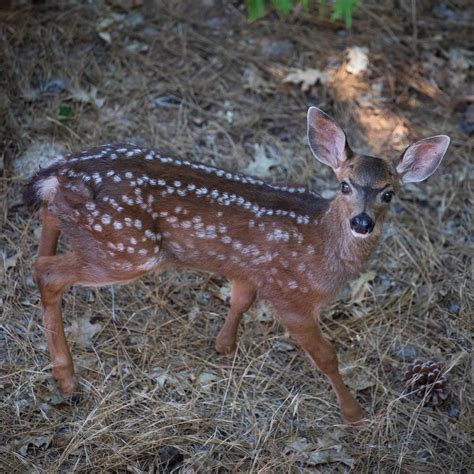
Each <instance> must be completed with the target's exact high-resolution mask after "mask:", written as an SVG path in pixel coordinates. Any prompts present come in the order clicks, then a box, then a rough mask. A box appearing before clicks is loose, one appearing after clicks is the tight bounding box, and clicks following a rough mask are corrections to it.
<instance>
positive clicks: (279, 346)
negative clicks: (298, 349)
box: [273, 341, 295, 352]
mask: <svg viewBox="0 0 474 474" xmlns="http://www.w3.org/2000/svg"><path fill="white" fill-rule="evenodd" d="M273 347H274V349H275V350H277V351H280V352H291V351H294V350H295V346H294V345H293V344H290V343H289V342H284V341H277V342H275V344H274V345H273Z"/></svg>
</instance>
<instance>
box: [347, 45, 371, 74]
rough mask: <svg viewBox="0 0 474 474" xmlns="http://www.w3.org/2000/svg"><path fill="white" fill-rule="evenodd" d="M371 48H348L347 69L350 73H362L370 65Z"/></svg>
mask: <svg viewBox="0 0 474 474" xmlns="http://www.w3.org/2000/svg"><path fill="white" fill-rule="evenodd" d="M368 53H369V50H368V48H366V47H360V46H354V47H352V48H349V49H348V50H347V59H348V60H349V62H348V63H347V66H346V70H347V72H348V73H349V74H354V75H357V74H360V73H362V72H364V71H365V70H366V69H367V67H368V65H369V56H368Z"/></svg>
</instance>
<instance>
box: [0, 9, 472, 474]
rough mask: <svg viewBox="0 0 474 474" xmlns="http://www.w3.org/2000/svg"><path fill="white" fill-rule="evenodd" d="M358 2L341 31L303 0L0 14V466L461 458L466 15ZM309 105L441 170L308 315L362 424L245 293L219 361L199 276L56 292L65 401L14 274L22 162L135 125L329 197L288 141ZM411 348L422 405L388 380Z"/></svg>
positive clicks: (26, 285)
mask: <svg viewBox="0 0 474 474" xmlns="http://www.w3.org/2000/svg"><path fill="white" fill-rule="evenodd" d="M361 3H362V6H361V8H360V9H359V10H358V12H357V13H356V15H355V17H354V25H353V28H352V31H350V32H348V31H346V30H345V29H344V28H343V25H341V24H338V23H331V22H329V21H326V20H324V19H320V18H319V17H318V15H317V11H316V9H315V8H314V6H313V10H312V14H310V15H305V14H304V13H303V12H295V13H294V14H293V15H291V16H290V17H289V18H287V19H285V20H281V19H279V18H278V17H277V16H276V15H275V14H270V15H268V16H267V17H266V18H265V19H263V20H261V21H258V22H257V23H254V24H249V23H247V21H246V18H245V11H244V9H243V7H242V5H241V2H236V1H232V2H219V1H218V0H199V1H192V2H191V1H189V2H184V1H181V2H174V1H169V2H161V3H158V2H156V3H155V2H153V1H140V0H135V1H132V0H110V1H98V2H73V1H68V2H53V1H44V2H35V3H33V4H30V3H29V2H13V4H14V5H13V8H12V9H10V10H3V11H1V12H0V42H1V43H0V47H1V50H0V61H1V70H0V140H1V142H2V150H3V151H2V156H3V158H4V160H3V163H4V167H3V170H2V176H3V177H2V180H1V182H2V188H1V190H0V192H1V193H2V196H1V202H2V205H3V207H2V208H1V218H2V242H1V245H2V257H3V261H2V268H1V269H0V272H1V275H2V282H1V286H0V288H1V304H2V314H1V317H0V318H1V319H0V471H2V472H10V473H16V472H72V471H74V472H132V473H139V472H183V473H207V472H234V473H237V472H260V473H274V472H275V473H279V472H357V473H358V472H382V473H386V472H390V473H392V472H397V473H402V472H403V473H414V472H446V473H447V472H450V473H451V472H452V473H467V472H470V471H471V470H472V466H470V465H469V462H470V456H471V454H472V450H471V445H470V430H471V429H472V412H471V410H472V389H471V388H470V381H471V379H470V374H471V372H470V370H471V360H470V353H471V339H470V329H471V327H472V326H471V325H472V320H471V319H470V316H471V315H472V309H473V306H472V283H471V281H470V273H471V270H472V268H471V266H470V265H471V261H470V254H469V248H468V246H469V239H470V238H471V239H472V234H471V236H470V235H469V230H470V211H469V209H472V202H470V197H471V195H470V191H471V189H470V185H472V181H470V173H471V177H472V167H471V166H470V159H471V156H472V152H473V140H472V131H473V128H474V117H473V116H474V109H473V107H474V106H473V105H472V104H473V94H474V91H473V89H472V73H473V65H474V57H473V55H472V53H471V52H469V49H470V48H471V47H472V45H473V31H472V28H471V25H472V22H473V11H472V9H471V10H469V5H470V2H469V1H462V0H459V1H445V2H442V1H435V0H433V1H419V2H402V1H400V2H396V3H395V2H393V1H390V0H385V1H383V2H369V1H367V2H361ZM415 4H416V5H417V8H416V9H414V8H412V6H413V5H415ZM354 47H360V48H367V49H366V50H360V49H354ZM354 52H355V53H358V57H359V59H361V60H362V61H360V60H359V62H358V63H357V61H356V60H355V59H354V58H352V60H351V59H350V55H354ZM365 58H368V63H367V64H364V59H365ZM469 84H471V85H469ZM309 105H317V106H318V107H320V108H322V109H323V110H325V111H326V112H328V113H330V114H331V115H333V116H334V117H335V118H336V119H337V120H338V121H339V122H340V123H341V124H342V125H343V126H345V127H346V129H347V132H348V135H349V140H350V143H351V144H352V145H353V147H354V148H356V149H357V150H359V151H371V152H372V153H375V154H377V155H380V156H387V157H394V156H397V155H398V154H399V153H400V152H401V151H402V150H403V149H404V147H406V146H407V145H408V144H409V143H410V142H411V141H413V140H415V139H419V138H422V137H425V136H430V135H435V134H441V133H444V134H447V135H449V136H450V137H451V139H452V141H451V146H450V148H449V150H448V153H447V155H446V157H445V159H444V161H443V163H442V165H441V167H440V169H439V170H438V171H437V173H436V174H435V175H434V176H433V177H432V178H430V179H429V180H428V182H426V183H422V184H420V185H417V186H415V185H413V186H407V187H406V189H404V191H403V194H402V196H401V197H400V198H398V197H397V199H396V200H395V202H394V204H393V212H392V214H393V218H392V220H391V223H390V224H389V225H388V226H387V229H386V233H385V234H386V235H385V237H384V239H383V242H382V243H381V244H380V245H379V247H378V249H377V252H376V255H375V257H374V258H373V260H372V261H371V263H370V265H369V266H368V268H367V270H366V271H365V272H364V273H363V274H362V275H361V277H360V278H359V279H358V280H357V281H356V282H355V283H353V284H352V285H351V286H350V287H349V288H348V289H347V290H346V291H345V292H344V293H343V295H342V296H341V299H340V301H339V302H338V303H337V304H335V305H334V306H332V307H330V308H328V309H327V311H326V312H325V314H324V320H323V325H324V330H325V333H326V335H327V336H328V337H329V338H330V339H331V340H332V341H333V342H334V344H335V346H336V348H337V351H338V354H339V356H340V360H341V367H342V369H343V372H344V373H345V377H346V379H347V383H348V385H349V386H350V387H351V390H352V391H353V392H354V393H355V394H356V395H357V398H358V399H359V400H360V402H361V403H362V405H363V406H364V408H365V409H366V410H367V412H368V414H369V415H370V424H369V426H368V428H367V429H363V430H361V431H357V430H354V429H351V428H348V427H344V426H343V425H342V424H341V419H340V415H339V411H338V408H337V405H336V400H335V397H334V395H333V393H332V392H331V390H330V389H329V385H328V383H327V381H326V380H325V379H324V377H323V376H322V375H321V374H319V373H318V372H317V371H316V370H315V369H313V367H312V366H311V365H310V363H309V361H308V360H307V359H306V358H305V356H304V354H302V353H301V352H300V350H299V349H298V348H297V347H296V345H295V344H294V342H293V341H292V340H291V339H290V338H289V337H288V336H287V335H286V334H285V333H284V331H283V329H282V328H281V327H280V326H279V325H278V324H277V323H276V322H275V320H274V318H273V316H272V314H271V310H269V309H268V307H267V306H265V305H264V304H262V303H259V304H257V305H256V306H255V307H254V308H253V309H251V310H250V311H249V312H248V314H247V315H246V316H245V319H244V321H243V324H242V326H241V329H240V333H239V334H240V337H239V346H238V350H237V353H236V355H235V357H234V358H231V359H228V358H225V357H221V356H219V355H218V354H217V353H216V351H215V349H214V338H215V336H216V335H217V333H218V331H219V329H220V327H221V325H222V323H223V320H224V317H225V314H226V308H227V303H228V298H229V286H228V284H227V282H225V281H224V280H222V279H221V278H220V277H219V276H217V275H210V274H205V273H197V272H180V273H177V272H168V273H165V274H162V275H159V276H156V275H155V276H154V275H150V276H148V277H146V278H144V279H142V280H140V281H137V282H135V283H133V284H130V285H127V286H117V287H113V288H102V289H93V290H91V289H85V288H81V287H75V288H72V289H71V290H70V291H69V292H68V293H67V294H66V295H65V298H64V300H65V302H64V310H65V315H64V318H65V324H66V328H67V332H68V338H69V341H70V343H71V347H72V352H73V356H74V359H75V362H76V368H77V370H78V372H79V376H80V383H81V389H82V391H83V397H82V399H81V400H80V402H79V403H77V404H76V405H72V406H71V405H69V404H68V403H65V401H64V399H62V397H61V395H60V394H59V393H58V392H57V390H56V389H55V387H54V384H53V383H52V381H51V376H50V373H51V366H50V361H49V357H48V355H47V348H46V345H45V340H44V337H43V331H42V321H41V314H40V306H39V294H38V290H37V288H36V286H35V285H34V283H33V280H32V264H33V261H34V255H35V251H36V243H37V238H38V231H39V222H38V219H37V217H35V216H32V215H31V213H30V212H29V211H28V210H27V209H26V208H25V207H24V205H23V204H22V197H21V194H22V190H23V188H24V186H25V183H26V181H27V177H28V175H29V174H30V173H31V170H32V169H33V168H35V167H37V166H38V165H39V164H40V163H41V164H43V165H45V164H47V162H48V160H50V159H51V155H54V154H55V153H58V152H61V151H70V150H79V149H81V148H85V147H89V146H93V145H97V144H101V143H107V142H118V141H133V142H135V143H138V144H140V145H144V146H155V147H157V148H166V149H168V150H170V151H171V152H172V153H173V154H174V155H175V156H179V157H186V158H188V159H194V160H199V161H203V162H205V163H210V164H214V165H217V166H221V167H223V168H226V169H229V170H234V171H240V172H247V173H249V174H254V175H259V176H263V177H266V178H267V179H268V180H270V181H285V180H289V181H294V182H299V183H302V184H304V185H307V186H309V187H310V188H311V189H313V190H316V191H319V192H323V195H325V196H331V194H332V193H334V191H335V189H336V181H335V179H334V178H333V177H332V175H331V172H330V170H329V169H326V168H325V167H324V166H322V165H320V164H319V163H316V162H315V160H314V159H313V158H312V157H311V155H310V152H309V150H308V147H307V144H306V142H305V131H306V130H305V128H306V124H305V115H306V110H307V107H308V106H309ZM471 229H472V227H471ZM61 247H62V249H65V248H66V247H67V242H61ZM416 358H420V359H422V360H435V361H439V362H442V363H443V364H444V367H445V371H446V372H447V377H448V379H449V387H450V395H449V397H448V399H447V400H446V402H445V403H443V404H442V405H440V406H439V407H436V408H432V407H429V406H422V404H421V403H420V402H419V400H418V399H416V398H412V396H409V395H408V394H407V393H406V392H404V385H403V376H404V372H405V370H406V367H407V365H408V364H409V363H410V362H412V361H413V360H414V359H416Z"/></svg>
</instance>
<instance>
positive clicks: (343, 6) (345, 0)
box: [331, 0, 358, 28]
mask: <svg viewBox="0 0 474 474" xmlns="http://www.w3.org/2000/svg"><path fill="white" fill-rule="evenodd" d="M357 4H358V0H336V3H335V4H334V11H333V13H332V15H331V20H339V19H341V18H344V21H345V25H346V28H350V27H351V26H352V13H353V11H354V9H355V8H356V7H357Z"/></svg>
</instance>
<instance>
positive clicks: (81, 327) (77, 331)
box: [66, 317, 102, 347]
mask: <svg viewBox="0 0 474 474" xmlns="http://www.w3.org/2000/svg"><path fill="white" fill-rule="evenodd" d="M101 329H102V324H100V323H95V324H92V323H91V322H90V321H89V318H87V317H83V318H81V319H80V320H76V321H73V323H72V324H71V325H70V326H69V327H68V328H66V334H67V335H68V337H71V338H72V339H74V340H75V341H76V342H79V344H81V345H83V346H84V347H91V346H92V339H93V338H94V336H95V335H96V334H97V333H98V332H99V331H100V330H101Z"/></svg>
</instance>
